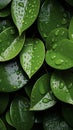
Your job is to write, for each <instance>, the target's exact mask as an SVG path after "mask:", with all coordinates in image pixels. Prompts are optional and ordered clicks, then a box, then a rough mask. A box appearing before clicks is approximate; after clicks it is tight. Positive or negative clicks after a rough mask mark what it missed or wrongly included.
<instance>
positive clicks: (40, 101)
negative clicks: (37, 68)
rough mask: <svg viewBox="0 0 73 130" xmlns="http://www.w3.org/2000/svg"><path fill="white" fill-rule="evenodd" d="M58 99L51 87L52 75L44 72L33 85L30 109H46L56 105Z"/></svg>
mask: <svg viewBox="0 0 73 130" xmlns="http://www.w3.org/2000/svg"><path fill="white" fill-rule="evenodd" d="M55 103H56V100H55V98H54V96H53V94H52V92H51V89H50V75H49V74H44V75H43V76H41V77H40V78H39V79H38V80H37V81H36V83H35V84H34V86H33V89H32V92H31V104H30V110H36V111H39V110H45V109H48V108H50V107H52V106H53V105H55Z"/></svg>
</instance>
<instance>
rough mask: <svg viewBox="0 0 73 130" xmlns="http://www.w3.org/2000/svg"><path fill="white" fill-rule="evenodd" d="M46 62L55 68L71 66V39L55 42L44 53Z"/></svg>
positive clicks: (72, 55) (72, 61)
mask: <svg viewBox="0 0 73 130" xmlns="http://www.w3.org/2000/svg"><path fill="white" fill-rule="evenodd" d="M45 59H46V62H47V64H48V65H50V66H51V67H53V68H55V69H60V70H65V69H69V68H71V67H73V41H70V40H68V39H63V40H61V41H59V42H56V43H55V44H54V45H53V47H52V49H51V50H48V51H47V53H46V58H45Z"/></svg>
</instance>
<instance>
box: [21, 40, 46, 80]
mask: <svg viewBox="0 0 73 130" xmlns="http://www.w3.org/2000/svg"><path fill="white" fill-rule="evenodd" d="M44 57H45V47H44V44H43V42H42V41H41V40H39V39H27V40H26V41H25V44H24V47H23V49H22V51H21V53H20V63H21V65H22V67H23V69H24V71H25V72H26V73H27V75H28V76H29V78H31V77H32V76H33V75H34V73H36V71H37V70H38V69H39V68H40V67H41V66H42V64H43V62H44Z"/></svg>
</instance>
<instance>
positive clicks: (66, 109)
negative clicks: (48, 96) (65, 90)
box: [62, 104, 73, 128]
mask: <svg viewBox="0 0 73 130" xmlns="http://www.w3.org/2000/svg"><path fill="white" fill-rule="evenodd" d="M62 115H63V117H64V119H65V120H66V122H67V123H68V124H69V125H70V126H71V127H72V128H73V106H72V105H67V104H63V105H62Z"/></svg>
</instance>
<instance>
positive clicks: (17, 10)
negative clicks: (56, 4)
mask: <svg viewBox="0 0 73 130" xmlns="http://www.w3.org/2000/svg"><path fill="white" fill-rule="evenodd" d="M39 7H40V0H31V1H30V0H22V1H21V0H13V1H12V8H11V12H12V18H13V21H14V23H15V25H16V26H17V28H18V31H19V35H21V34H22V32H23V31H24V30H26V29H27V28H28V27H29V26H31V25H32V24H33V22H34V21H35V19H36V18H37V15H38V13H39Z"/></svg>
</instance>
